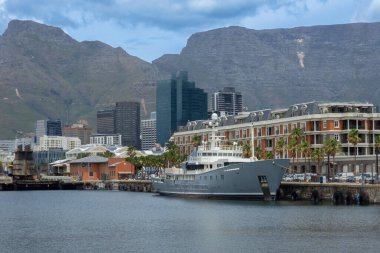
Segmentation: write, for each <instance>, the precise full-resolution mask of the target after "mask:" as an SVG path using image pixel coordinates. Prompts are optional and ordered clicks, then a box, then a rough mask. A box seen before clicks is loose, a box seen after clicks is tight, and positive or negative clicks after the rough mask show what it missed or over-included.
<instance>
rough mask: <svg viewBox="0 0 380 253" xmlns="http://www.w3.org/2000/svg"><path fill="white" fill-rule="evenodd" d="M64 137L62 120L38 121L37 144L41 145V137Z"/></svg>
mask: <svg viewBox="0 0 380 253" xmlns="http://www.w3.org/2000/svg"><path fill="white" fill-rule="evenodd" d="M44 135H48V136H62V123H61V120H60V119H56V120H52V119H47V120H45V119H42V120H37V124H36V142H37V143H39V138H40V137H41V136H44Z"/></svg>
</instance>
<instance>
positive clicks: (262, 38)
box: [153, 23, 380, 110]
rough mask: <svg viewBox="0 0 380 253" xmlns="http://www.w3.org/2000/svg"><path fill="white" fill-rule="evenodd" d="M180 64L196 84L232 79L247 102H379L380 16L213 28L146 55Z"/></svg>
mask: <svg viewBox="0 0 380 253" xmlns="http://www.w3.org/2000/svg"><path fill="white" fill-rule="evenodd" d="M153 64H154V65H155V66H157V68H158V69H160V70H161V72H162V71H165V72H167V73H170V72H172V71H177V70H181V69H185V70H188V71H189V78H190V79H191V80H194V81H195V82H196V84H197V86H199V87H201V88H203V89H205V90H206V91H208V92H215V91H217V90H218V89H221V88H222V87H224V86H234V87H236V89H237V90H238V91H241V92H242V94H243V100H244V104H245V105H246V106H248V108H249V109H251V110H253V109H264V108H268V107H269V108H273V109H275V108H278V107H284V106H285V107H287V106H289V105H291V104H293V103H300V102H307V101H314V100H318V101H319V100H323V101H324V100H326V101H360V102H366V101H369V102H373V103H375V104H376V103H379V95H380V94H379V90H380V71H379V67H380V23H358V24H344V25H329V26H314V27H299V28H293V29H272V30H260V31H258V30H253V29H247V28H242V27H228V28H220V29H215V30H211V31H207V32H200V33H196V34H194V35H192V36H191V37H190V38H189V39H188V41H187V45H186V47H185V48H184V49H183V50H182V52H181V53H180V54H179V55H164V56H162V57H161V58H159V59H157V60H155V61H153Z"/></svg>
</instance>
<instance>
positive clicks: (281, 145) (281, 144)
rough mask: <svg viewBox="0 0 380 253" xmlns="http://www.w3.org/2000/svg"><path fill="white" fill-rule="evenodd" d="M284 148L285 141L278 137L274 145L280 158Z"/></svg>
mask: <svg viewBox="0 0 380 253" xmlns="http://www.w3.org/2000/svg"><path fill="white" fill-rule="evenodd" d="M284 148H285V139H284V137H280V139H278V141H277V143H276V150H277V151H279V152H280V158H282V153H283V152H284Z"/></svg>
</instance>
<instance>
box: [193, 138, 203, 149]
mask: <svg viewBox="0 0 380 253" xmlns="http://www.w3.org/2000/svg"><path fill="white" fill-rule="evenodd" d="M191 143H192V144H193V147H194V148H196V149H198V147H199V146H200V145H201V136H200V135H195V136H193V138H191Z"/></svg>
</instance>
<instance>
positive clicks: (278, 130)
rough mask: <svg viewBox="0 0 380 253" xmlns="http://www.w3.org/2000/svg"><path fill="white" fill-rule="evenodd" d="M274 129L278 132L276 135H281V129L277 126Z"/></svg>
mask: <svg viewBox="0 0 380 253" xmlns="http://www.w3.org/2000/svg"><path fill="white" fill-rule="evenodd" d="M274 129H275V131H276V135H279V134H280V127H278V126H276V127H275V128H274Z"/></svg>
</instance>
